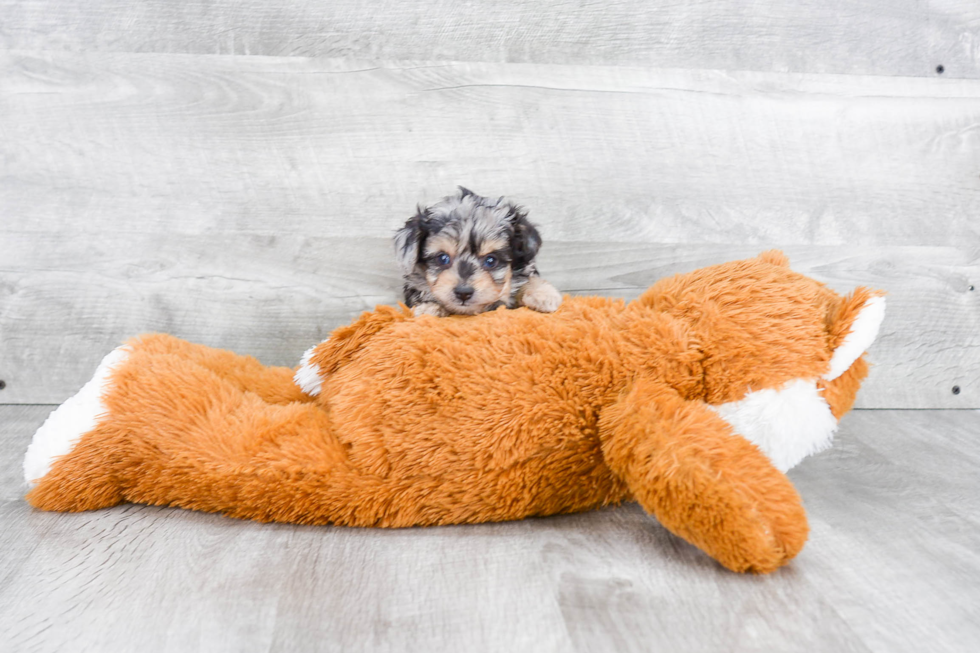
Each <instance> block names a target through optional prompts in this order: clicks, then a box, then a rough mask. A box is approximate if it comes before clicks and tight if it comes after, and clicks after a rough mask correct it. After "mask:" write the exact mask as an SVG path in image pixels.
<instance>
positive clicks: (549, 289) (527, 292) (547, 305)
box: [521, 277, 561, 313]
mask: <svg viewBox="0 0 980 653" xmlns="http://www.w3.org/2000/svg"><path fill="white" fill-rule="evenodd" d="M521 305H522V306H527V307H528V308H530V309H533V310H535V311H538V312H540V313H554V312H555V311H557V310H558V307H559V306H561V293H560V292H558V289H557V288H555V287H554V286H552V285H551V284H550V283H548V282H547V281H545V280H543V279H540V278H537V277H535V278H534V279H531V280H530V281H528V282H527V285H526V286H525V287H524V292H523V293H521Z"/></svg>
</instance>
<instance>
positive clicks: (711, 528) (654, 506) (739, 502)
mask: <svg viewBox="0 0 980 653" xmlns="http://www.w3.org/2000/svg"><path fill="white" fill-rule="evenodd" d="M600 438H601V439H602V449H603V454H604V456H605V460H606V463H607V464H608V465H609V467H610V468H611V469H612V470H613V472H614V473H616V475H617V476H619V477H620V478H621V479H623V480H624V481H626V483H627V485H628V486H629V488H630V490H631V492H632V493H633V496H634V497H635V498H636V500H637V501H639V503H640V505H642V506H643V508H644V509H645V510H647V511H648V512H650V513H652V514H653V515H654V516H655V517H656V518H657V519H658V520H659V521H660V523H661V524H662V525H663V526H664V527H666V528H667V529H668V530H670V531H671V532H672V533H674V534H675V535H678V536H680V537H682V538H684V539H685V540H687V541H688V542H690V543H692V544H694V545H695V546H697V547H699V548H701V549H702V550H703V551H705V552H706V553H707V554H708V555H710V556H711V557H713V558H714V559H715V560H717V561H718V562H720V563H721V564H722V565H724V566H725V567H727V568H728V569H731V570H732V571H752V572H759V573H767V572H770V571H773V570H774V569H776V568H778V567H779V566H781V565H784V564H786V563H787V562H788V561H789V560H790V559H792V558H793V557H794V556H795V555H796V554H797V553H798V552H799V551H800V549H802V548H803V544H804V543H805V542H806V539H807V533H808V526H807V521H806V514H805V512H804V510H803V506H802V505H801V503H800V497H799V495H798V494H797V493H796V489H795V488H794V487H793V485H792V483H790V481H789V479H787V478H786V476H784V475H783V474H782V473H780V472H779V471H778V470H777V469H776V468H775V467H773V465H772V464H771V463H770V462H769V460H768V458H766V456H765V454H763V453H762V452H761V451H760V450H759V449H758V448H757V447H756V446H755V445H753V444H752V443H750V442H749V441H748V440H746V439H745V438H742V437H738V436H736V435H735V433H734V431H733V430H732V428H731V427H730V426H729V425H728V424H727V423H726V422H725V421H724V420H723V419H722V418H721V417H719V416H718V415H716V414H715V413H714V412H712V411H711V410H709V409H708V407H707V406H706V405H705V404H704V403H702V402H700V401H687V400H685V399H683V398H682V397H681V396H680V395H679V394H677V392H676V391H674V390H673V389H672V388H670V387H668V386H666V385H664V384H662V383H659V382H656V381H649V380H643V379H641V380H638V381H637V382H636V384H635V385H634V386H633V388H632V389H631V391H630V392H629V393H628V394H627V395H626V396H625V397H623V398H622V399H620V401H619V402H618V403H617V404H616V405H615V406H614V407H613V408H612V409H607V411H606V413H605V414H604V415H603V418H602V421H601V423H600Z"/></svg>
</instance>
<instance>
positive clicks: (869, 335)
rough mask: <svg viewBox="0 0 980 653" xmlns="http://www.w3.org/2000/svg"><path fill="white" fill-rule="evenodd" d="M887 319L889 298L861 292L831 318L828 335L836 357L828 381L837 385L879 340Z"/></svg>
mask: <svg viewBox="0 0 980 653" xmlns="http://www.w3.org/2000/svg"><path fill="white" fill-rule="evenodd" d="M884 319H885V297H884V293H882V292H881V291H876V290H871V289H869V288H864V287H861V288H857V289H855V290H854V292H852V293H851V294H850V295H848V296H847V297H845V298H844V300H843V301H841V302H840V303H839V304H837V305H836V306H833V307H832V308H831V309H830V311H829V313H828V315H827V332H828V337H829V341H830V348H831V349H832V350H833V352H834V354H833V357H832V358H831V359H830V369H829V370H828V371H827V373H826V374H824V376H823V379H824V380H825V381H833V380H834V379H836V378H837V377H839V376H840V375H841V374H843V373H844V372H846V371H847V370H848V369H850V367H851V365H852V364H854V361H856V360H858V358H859V357H860V356H861V354H863V353H864V352H865V351H867V349H868V347H870V346H871V343H872V342H874V340H875V338H877V337H878V329H879V328H880V327H881V322H882V320H884Z"/></svg>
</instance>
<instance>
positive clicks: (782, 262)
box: [757, 249, 789, 268]
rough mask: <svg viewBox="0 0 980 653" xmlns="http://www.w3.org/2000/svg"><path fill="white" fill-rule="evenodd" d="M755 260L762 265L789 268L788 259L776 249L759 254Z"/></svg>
mask: <svg viewBox="0 0 980 653" xmlns="http://www.w3.org/2000/svg"><path fill="white" fill-rule="evenodd" d="M757 258H758V259H759V260H760V261H762V262H763V263H769V264H770V265H777V266H779V267H781V268H788V267H789V257H788V256H786V255H785V254H783V253H782V252H781V251H780V250H778V249H770V250H766V251H765V252H762V253H761V254H759V256H758V257H757Z"/></svg>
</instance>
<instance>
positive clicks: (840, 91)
mask: <svg viewBox="0 0 980 653" xmlns="http://www.w3.org/2000/svg"><path fill="white" fill-rule="evenodd" d="M978 126H980V81H974V80H955V79H912V78H898V77H867V76H864V77H861V76H833V75H797V74H777V73H723V72H718V71H705V70H665V69H644V68H626V67H599V66H576V65H565V66H550V65H538V64H535V65H519V64H485V63H472V64H465V63H463V64H448V63H447V64H438V63H435V64H423V63H418V64H413V63H408V62H401V63H387V64H384V63H377V62H374V63H357V62H350V61H341V60H314V59H305V58H268V57H220V56H204V55H171V54H128V53H122V54H118V53H84V54H68V53H2V54H0V130H2V131H0V136H2V138H0V220H2V224H3V227H2V229H4V230H7V229H10V230H26V231H38V232H58V233H65V234H68V233H72V234H79V233H81V234H88V235H89V236H95V237H98V236H97V235H101V234H105V233H115V232H119V231H139V232H144V233H148V232H161V233H172V232H183V233H229V232H249V233H265V234H270V233H272V234H277V235H285V234H290V235H297V234H301V235H317V236H328V237H332V236H338V237H347V236H352V235H358V236H369V237H387V236H389V235H390V233H391V232H392V230H393V229H395V228H396V227H397V226H399V225H400V223H402V222H403V221H404V220H405V219H406V218H407V217H408V216H409V215H410V214H411V213H412V211H413V209H414V206H415V204H416V203H417V202H425V203H427V202H431V201H434V200H436V199H438V198H439V197H441V196H443V195H445V194H447V193H449V192H451V191H452V190H453V189H454V188H455V186H456V185H457V184H463V185H466V186H468V187H470V188H473V189H474V190H476V191H477V192H480V193H483V194H487V195H497V194H500V195H503V194H506V195H508V196H510V197H512V198H514V199H515V200H516V201H518V202H521V203H523V204H525V205H526V206H527V207H528V208H529V210H530V212H531V216H532V218H533V219H534V220H536V221H537V222H538V223H539V224H540V225H541V226H542V228H543V231H544V233H545V235H546V237H547V238H550V239H552V240H565V241H585V242H591V241H595V240H606V241H625V242H633V241H639V242H661V243H663V242H671V243H703V242H713V243H735V244H752V245H755V244H760V245H763V244H782V245H789V244H814V245H842V244H863V245H942V246H950V245H951V246H961V245H963V244H965V243H968V244H974V243H978V242H980V221H978V220H977V219H976V216H977V215H980V155H978V152H980V128H978Z"/></svg>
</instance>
